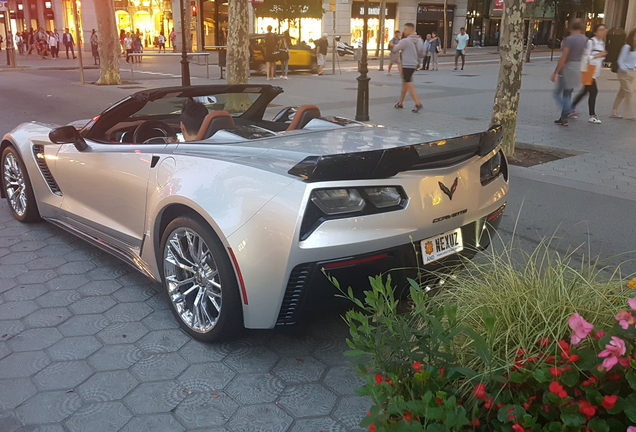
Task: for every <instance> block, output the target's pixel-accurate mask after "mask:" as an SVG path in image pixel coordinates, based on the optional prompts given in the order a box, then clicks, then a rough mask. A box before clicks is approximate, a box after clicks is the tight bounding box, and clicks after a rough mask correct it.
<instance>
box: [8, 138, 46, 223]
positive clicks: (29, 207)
mask: <svg viewBox="0 0 636 432" xmlns="http://www.w3.org/2000/svg"><path fill="white" fill-rule="evenodd" d="M2 187H4V193H5V196H6V198H7V203H9V207H10V208H11V212H12V213H13V217H14V218H16V219H17V220H19V221H20V222H35V221H37V220H39V219H40V213H39V212H38V206H37V203H36V202H35V195H34V194H33V188H32V187H31V180H30V179H29V174H28V173H27V170H26V168H25V166H24V163H23V162H22V159H21V158H20V155H19V154H18V152H17V151H16V150H15V149H14V148H13V147H11V146H9V147H7V148H5V149H4V151H3V152H2Z"/></svg>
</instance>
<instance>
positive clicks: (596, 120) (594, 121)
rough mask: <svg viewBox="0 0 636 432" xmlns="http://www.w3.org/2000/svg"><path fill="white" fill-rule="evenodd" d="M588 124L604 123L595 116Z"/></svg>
mask: <svg viewBox="0 0 636 432" xmlns="http://www.w3.org/2000/svg"><path fill="white" fill-rule="evenodd" d="M588 122H590V123H596V124H601V123H602V122H601V121H600V120H599V119H598V118H597V117H596V116H594V117H590V118H589V120H588Z"/></svg>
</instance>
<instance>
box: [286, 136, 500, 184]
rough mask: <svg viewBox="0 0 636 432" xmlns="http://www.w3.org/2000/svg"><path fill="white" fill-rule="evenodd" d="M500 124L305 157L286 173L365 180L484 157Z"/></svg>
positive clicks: (314, 178)
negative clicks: (454, 134)
mask: <svg viewBox="0 0 636 432" xmlns="http://www.w3.org/2000/svg"><path fill="white" fill-rule="evenodd" d="M502 137H503V127H501V126H500V125H495V126H492V127H491V128H490V129H488V130H487V131H485V132H480V133H477V134H472V135H464V136H459V137H454V138H448V139H444V140H439V141H431V142H427V143H422V144H415V145H409V146H404V147H395V148H391V149H385V150H371V151H366V152H358V153H345V154H336V155H327V156H308V157H306V158H305V159H303V160H302V161H301V162H299V163H298V164H296V165H295V166H294V167H292V168H291V169H290V170H289V171H288V173H289V174H291V175H293V176H296V177H300V178H302V179H304V180H305V181H307V182H318V181H331V180H367V179H382V178H389V177H393V176H394V175H396V174H398V173H400V172H403V171H413V170H421V169H431V168H442V167H447V166H451V165H455V164H458V163H460V162H463V161H466V160H468V159H470V158H472V157H473V156H485V155H487V154H488V153H490V152H491V151H493V150H494V149H496V148H497V146H498V145H499V143H500V142H501V139H502Z"/></svg>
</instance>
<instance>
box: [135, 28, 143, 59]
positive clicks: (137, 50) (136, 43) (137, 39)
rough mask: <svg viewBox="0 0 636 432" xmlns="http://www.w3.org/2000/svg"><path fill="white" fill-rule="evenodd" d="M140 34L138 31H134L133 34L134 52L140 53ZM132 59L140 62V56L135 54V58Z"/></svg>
mask: <svg viewBox="0 0 636 432" xmlns="http://www.w3.org/2000/svg"><path fill="white" fill-rule="evenodd" d="M141 43H142V42H141V35H140V34H139V32H137V33H135V34H134V35H133V49H134V51H135V53H136V54H141V53H142V52H143V51H144V49H143V47H142V45H141ZM133 61H134V62H135V63H141V56H140V55H139V56H135V58H134V59H133Z"/></svg>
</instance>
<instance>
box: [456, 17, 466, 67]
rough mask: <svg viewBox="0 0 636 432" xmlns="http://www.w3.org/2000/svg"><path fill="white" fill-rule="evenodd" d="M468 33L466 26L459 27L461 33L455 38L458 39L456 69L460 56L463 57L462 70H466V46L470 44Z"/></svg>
mask: <svg viewBox="0 0 636 432" xmlns="http://www.w3.org/2000/svg"><path fill="white" fill-rule="evenodd" d="M468 39H469V37H468V34H467V33H466V29H465V28H464V27H462V28H460V29H459V34H458V35H457V36H455V40H456V41H457V48H456V49H455V69H453V70H457V60H459V57H461V58H462V70H464V65H465V64H466V47H467V46H468Z"/></svg>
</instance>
